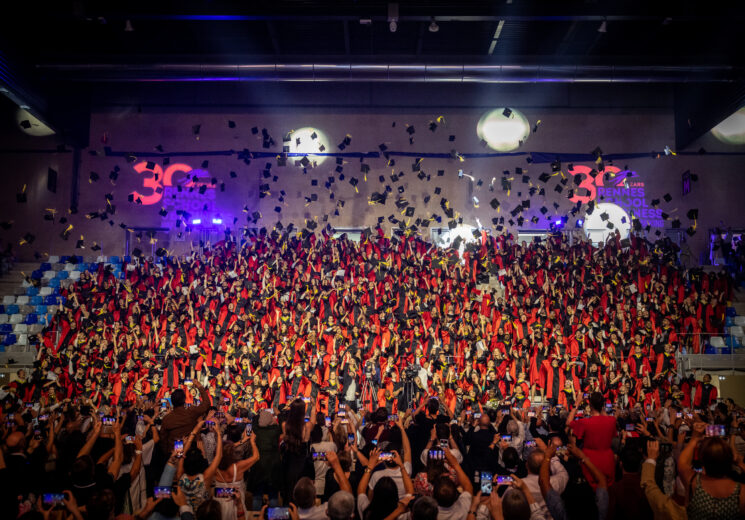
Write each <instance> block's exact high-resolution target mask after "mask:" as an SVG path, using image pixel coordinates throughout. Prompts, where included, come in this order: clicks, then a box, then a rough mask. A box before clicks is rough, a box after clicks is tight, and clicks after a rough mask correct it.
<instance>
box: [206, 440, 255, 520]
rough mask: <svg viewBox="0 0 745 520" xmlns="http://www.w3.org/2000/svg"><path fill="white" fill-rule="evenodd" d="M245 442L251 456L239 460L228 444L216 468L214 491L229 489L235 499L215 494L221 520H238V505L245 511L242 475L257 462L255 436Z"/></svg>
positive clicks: (234, 450)
mask: <svg viewBox="0 0 745 520" xmlns="http://www.w3.org/2000/svg"><path fill="white" fill-rule="evenodd" d="M244 436H245V433H244ZM247 440H248V441H249V442H250V443H251V455H250V456H249V457H248V458H246V459H242V460H240V459H239V458H238V456H237V453H236V446H235V444H233V443H232V442H228V443H226V444H225V447H224V448H223V452H222V459H221V460H220V463H219V464H218V466H217V472H216V473H215V489H231V490H233V491H232V494H233V495H234V496H235V497H236V499H233V497H229V496H220V494H222V493H220V494H218V492H215V499H216V500H217V502H218V503H219V504H220V508H221V510H222V520H236V519H237V518H238V507H237V505H238V504H240V505H241V507H243V508H244V509H245V504H246V501H245V494H246V482H245V480H244V478H243V475H244V473H245V472H246V471H248V470H249V469H251V466H253V465H254V464H256V462H257V461H258V460H259V450H258V448H257V447H256V436H255V435H254V434H253V433H251V434H250V435H248V439H247Z"/></svg>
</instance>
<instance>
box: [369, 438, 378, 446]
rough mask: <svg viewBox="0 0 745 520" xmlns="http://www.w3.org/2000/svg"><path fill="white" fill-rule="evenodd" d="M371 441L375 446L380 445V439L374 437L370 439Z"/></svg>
mask: <svg viewBox="0 0 745 520" xmlns="http://www.w3.org/2000/svg"><path fill="white" fill-rule="evenodd" d="M370 443H371V444H372V445H373V446H377V445H378V439H373V440H371V441H370Z"/></svg>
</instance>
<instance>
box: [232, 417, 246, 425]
mask: <svg viewBox="0 0 745 520" xmlns="http://www.w3.org/2000/svg"><path fill="white" fill-rule="evenodd" d="M233 422H234V423H236V424H243V423H244V422H245V420H244V419H243V417H234V418H233Z"/></svg>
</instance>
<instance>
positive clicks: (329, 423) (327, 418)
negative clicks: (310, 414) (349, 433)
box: [324, 417, 331, 428]
mask: <svg viewBox="0 0 745 520" xmlns="http://www.w3.org/2000/svg"><path fill="white" fill-rule="evenodd" d="M324 422H325V423H326V428H331V417H326V418H325V419H324Z"/></svg>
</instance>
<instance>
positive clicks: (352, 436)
mask: <svg viewBox="0 0 745 520" xmlns="http://www.w3.org/2000/svg"><path fill="white" fill-rule="evenodd" d="M347 440H348V441H349V444H354V441H355V438H354V433H350V434H349V435H347Z"/></svg>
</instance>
